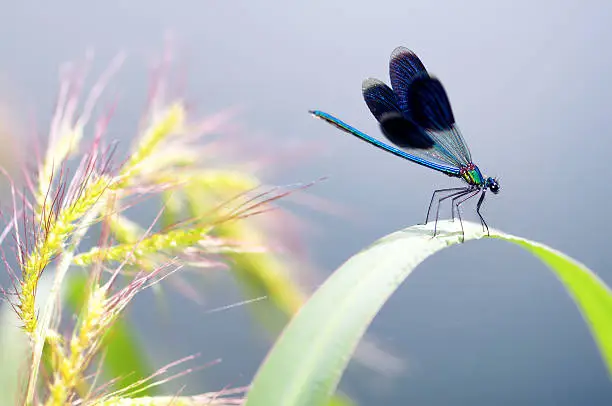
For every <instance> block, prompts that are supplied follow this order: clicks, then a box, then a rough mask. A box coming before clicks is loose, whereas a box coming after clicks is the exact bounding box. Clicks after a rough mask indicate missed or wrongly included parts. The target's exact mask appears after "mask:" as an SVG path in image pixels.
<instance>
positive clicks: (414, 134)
mask: <svg viewBox="0 0 612 406" xmlns="http://www.w3.org/2000/svg"><path fill="white" fill-rule="evenodd" d="M379 122H380V129H381V131H382V133H383V134H384V135H385V137H387V139H388V140H389V141H391V142H392V143H394V144H395V145H397V146H398V147H400V148H414V149H426V148H431V147H433V145H434V140H433V139H431V137H430V136H429V135H427V133H426V132H425V131H423V129H422V128H421V127H419V126H418V125H416V124H415V123H414V121H412V120H410V119H407V118H406V117H405V116H404V115H403V114H402V113H398V112H390V113H385V114H383V115H382V117H381V118H380V120H379Z"/></svg>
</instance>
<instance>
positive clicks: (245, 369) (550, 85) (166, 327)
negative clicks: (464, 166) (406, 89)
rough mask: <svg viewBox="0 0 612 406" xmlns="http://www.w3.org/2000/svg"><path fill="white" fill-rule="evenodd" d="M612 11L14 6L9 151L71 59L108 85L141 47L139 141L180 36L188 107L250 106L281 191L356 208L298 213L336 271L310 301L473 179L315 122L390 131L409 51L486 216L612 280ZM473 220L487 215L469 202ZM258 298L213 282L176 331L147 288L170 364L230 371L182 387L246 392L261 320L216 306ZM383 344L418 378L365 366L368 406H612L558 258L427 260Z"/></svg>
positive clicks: (500, 253) (470, 251) (498, 255)
mask: <svg viewBox="0 0 612 406" xmlns="http://www.w3.org/2000/svg"><path fill="white" fill-rule="evenodd" d="M611 19H612V3H610V2H607V1H603V0H602V1H595V0H593V1H581V2H580V1H563V0H561V1H552V0H550V1H549V0H540V1H533V0H531V1H511V2H510V1H508V2H490V1H484V0H482V1H465V2H454V1H411V0H404V1H385V0H380V1H376V2H372V1H361V0H354V1H334V0H326V1H322V0H321V1H319V0H311V1H309V2H292V3H290V2H286V3H285V2H279V1H276V2H274V1H267V0H260V1H257V2H253V1H225V2H218V1H206V0H202V1H183V2H162V1H144V0H131V1H128V0H121V1H116V0H108V1H105V2H100V3H97V4H94V3H87V2H78V1H65V0H62V1H56V2H52V3H50V2H49V3H45V2H6V4H4V5H3V6H2V11H1V13H0V55H1V58H0V105H1V106H2V109H0V111H1V114H0V119H1V120H3V125H1V126H0V136H1V137H2V140H1V141H0V142H1V143H2V148H1V151H0V159H3V160H4V159H5V156H7V154H6V151H9V150H13V149H15V150H16V151H17V150H19V148H18V147H16V146H14V143H19V142H21V143H22V144H23V145H22V147H23V149H24V151H25V154H26V155H28V154H31V153H32V151H30V150H29V149H28V148H29V147H30V146H29V144H27V143H25V142H23V139H24V137H25V135H27V134H32V133H38V134H39V136H41V137H42V136H44V134H45V129H46V128H48V123H49V120H50V117H51V113H52V109H53V106H54V103H55V97H56V95H57V91H58V80H57V78H58V70H59V66H60V65H61V64H62V63H64V62H66V61H69V60H75V59H79V58H82V57H83V56H84V55H85V53H86V52H87V50H89V49H93V50H94V51H95V64H94V67H95V70H96V75H94V77H95V76H97V73H98V72H100V71H101V69H102V68H104V67H105V66H107V65H108V63H109V61H110V60H111V58H113V57H114V56H115V55H116V54H117V53H118V52H120V51H126V52H127V55H128V60H127V62H126V64H125V65H124V67H123V68H122V70H121V72H120V74H119V76H118V77H117V79H116V80H114V81H113V83H112V85H111V87H110V90H111V94H113V95H114V96H117V97H116V100H117V101H118V103H119V104H118V110H117V113H116V116H115V119H114V123H113V127H112V132H111V134H110V135H109V136H110V137H111V138H117V139H120V140H125V141H122V142H125V143H126V144H129V140H130V139H131V137H132V136H133V134H134V133H135V130H136V122H137V120H138V118H139V116H140V114H141V111H142V108H143V103H144V99H145V95H146V88H147V77H146V73H149V71H148V70H147V69H149V65H148V63H149V62H150V61H151V60H152V58H153V57H154V56H156V55H159V54H160V53H161V52H162V50H163V49H162V48H163V46H164V36H165V35H166V34H167V33H168V32H171V33H172V36H173V38H174V39H175V44H178V47H177V54H178V56H179V59H180V68H181V69H183V71H182V72H181V75H182V77H183V78H184V80H185V83H184V84H183V86H184V88H185V93H186V94H187V95H188V97H189V101H190V103H192V104H193V105H195V106H196V107H197V110H198V112H202V113H204V114H212V113H214V112H217V111H220V110H223V109H226V108H235V107H238V108H239V109H240V110H239V111H240V112H239V115H238V120H239V124H240V125H241V126H243V128H244V129H243V132H244V133H245V136H246V137H248V138H249V139H251V140H256V145H257V148H258V149H259V152H261V153H263V154H266V155H267V156H271V157H274V158H275V159H274V160H272V162H271V163H270V167H269V169H267V170H266V178H265V180H266V181H267V182H268V183H272V184H287V183H294V182H307V181H310V180H313V179H316V178H319V177H321V176H329V179H328V180H326V181H324V182H321V183H319V184H317V185H316V186H314V187H313V188H311V189H309V190H308V191H307V192H306V193H307V194H310V195H313V196H316V197H318V198H323V199H325V200H327V201H330V202H332V203H333V204H336V205H340V206H343V207H344V208H343V209H341V210H340V213H341V214H342V215H340V213H335V212H329V211H325V210H312V209H306V208H303V207H302V208H300V207H297V208H296V207H293V206H292V207H291V209H292V210H293V212H294V213H296V214H297V215H298V216H300V218H301V219H302V220H303V222H304V224H306V227H304V228H303V229H302V230H301V238H302V241H303V246H304V249H305V250H306V251H305V252H306V254H307V257H308V258H310V260H311V261H312V263H313V264H314V267H315V268H316V270H317V271H316V274H315V275H313V276H311V277H309V279H310V280H311V281H312V285H311V286H306V287H305V288H306V289H309V290H310V289H314V288H315V287H316V284H317V283H320V282H322V281H323V280H324V278H325V277H326V276H327V275H328V274H329V273H330V272H332V271H333V270H334V269H335V268H337V267H338V266H339V265H340V264H341V263H342V262H344V261H345V260H346V259H347V258H348V257H349V256H350V255H352V254H354V253H355V252H357V251H358V250H360V249H361V248H363V247H364V246H366V245H368V244H370V243H371V242H372V241H374V240H375V239H377V238H379V237H381V236H383V235H385V234H387V233H390V232H392V231H395V230H398V229H400V228H402V227H405V226H409V225H412V224H415V223H418V222H422V221H423V218H424V216H425V212H426V210H427V204H428V203H429V199H430V196H431V192H432V191H433V190H434V189H436V188H442V187H452V186H453V185H457V183H458V181H456V180H453V179H450V178H448V177H446V176H442V175H440V174H438V173H434V172H433V171H430V170H427V169H426V168H422V167H419V166H417V165H414V164H411V163H408V162H405V161H403V160H401V159H398V158H396V157H393V156H391V155H389V154H385V153H383V152H382V151H379V150H377V149H375V148H373V147H371V146H369V145H367V144H365V143H363V142H359V141H357V140H356V139H354V138H352V137H350V136H348V135H346V134H344V133H341V132H340V131H338V130H337V129H335V128H333V127H331V126H328V125H326V124H324V123H323V122H321V121H318V120H314V119H313V118H311V117H310V116H309V115H308V113H307V111H308V110H309V109H313V108H316V109H321V110H324V111H327V112H329V113H332V114H335V115H336V116H338V117H340V118H341V119H343V120H345V121H347V122H348V123H351V124H352V125H353V126H355V127H357V128H360V129H361V130H363V131H365V132H368V133H370V134H372V135H375V136H379V135H380V134H379V131H378V126H377V123H376V121H375V120H374V118H373V117H372V116H371V114H370V113H369V111H368V110H367V107H366V105H365V103H364V102H363V99H362V97H361V81H362V79H363V78H365V77H368V76H373V77H377V78H379V79H381V80H383V81H385V82H387V83H388V81H389V79H388V61H389V55H390V53H391V51H392V50H393V49H394V48H395V47H396V46H398V45H404V46H406V47H408V48H410V49H412V50H414V51H415V52H416V53H417V54H418V55H419V56H420V57H421V59H422V60H423V62H424V63H425V65H426V67H427V68H428V70H429V71H430V72H431V73H432V74H434V75H436V76H438V77H439V78H441V80H442V82H443V83H444V85H445V87H446V90H447V92H448V93H449V97H450V100H451V103H452V105H453V108H454V112H455V117H456V119H457V122H458V125H459V127H460V128H461V129H462V131H463V134H464V136H465V138H466V140H467V142H468V143H469V146H470V148H471V151H472V156H473V158H474V160H475V162H476V163H477V164H478V165H479V166H480V168H481V169H482V170H483V172H484V174H485V175H487V176H498V177H499V178H500V182H501V191H500V194H499V195H498V196H491V195H490V196H489V197H488V199H487V200H486V203H485V206H484V211H483V213H484V216H485V218H486V219H487V221H488V223H489V225H490V226H491V227H494V228H499V229H501V230H504V231H506V232H509V233H513V234H517V235H520V236H523V237H526V238H530V239H534V240H536V241H541V242H543V243H545V244H547V245H550V246H552V247H554V248H557V249H559V250H561V251H563V252H565V253H567V254H568V255H570V256H572V257H574V258H576V259H578V260H579V261H581V262H583V263H585V264H586V265H587V266H588V267H590V268H591V269H593V270H595V271H596V272H597V273H598V274H599V275H600V276H601V277H602V278H603V279H604V280H605V281H606V282H607V283H608V284H611V283H612V271H611V270H610V265H611V264H612V261H611V260H610V256H609V255H606V254H605V250H606V249H607V248H608V247H609V238H608V237H607V236H608V235H609V229H610V227H611V226H612V221H611V220H610V210H611V208H610V205H609V199H610V197H611V194H612V193H611V191H612V187H610V184H609V178H608V176H609V175H610V174H611V171H610V167H609V159H610V153H609V151H611V150H612V137H611V136H610V135H611V134H612V130H611V129H610V119H609V117H610V94H612V80H610V72H612V25H611V24H610V21H611ZM8 122H10V124H7V123H8ZM251 142H252V141H251ZM15 154H17V153H15ZM296 155H297V156H298V157H299V159H297V160H296V159H294V158H292V157H294V156H296ZM8 156H10V154H8ZM275 160H277V161H278V162H274V161H275ZM292 161H293V162H292ZM290 162H291V164H289V163H290ZM3 165H5V164H3ZM6 165H9V164H8V163H7V164H6ZM464 213H465V216H466V218H471V219H475V214H474V213H473V210H472V207H471V206H466V208H465V209H464ZM5 281H7V278H6V277H5V276H4V275H3V279H2V282H3V283H4V282H5ZM204 288H206V287H204ZM242 299H243V297H242V296H241V295H240V293H239V292H238V291H237V290H236V289H235V288H234V287H233V285H232V284H231V283H226V284H221V285H219V284H215V285H214V288H208V289H207V290H206V302H205V303H204V304H203V305H198V304H195V303H194V302H192V301H190V300H188V299H186V298H184V297H182V296H181V295H178V294H176V295H173V296H172V297H171V298H170V302H169V303H168V314H171V315H172V316H171V317H164V316H163V315H160V313H159V312H151V311H150V309H151V307H150V306H151V303H152V302H153V301H154V300H155V298H154V297H153V295H151V294H149V293H145V294H142V295H140V296H139V297H138V298H137V299H136V301H135V302H134V305H133V306H132V308H131V311H130V317H131V319H132V320H133V321H134V323H136V324H137V326H138V328H139V331H140V332H141V337H140V338H141V340H142V343H143V346H144V347H145V350H146V351H147V352H148V353H150V354H152V356H153V358H154V360H153V362H154V364H155V365H156V366H157V367H160V366H162V365H164V364H166V363H168V362H171V361H173V360H175V359H178V358H181V357H183V356H186V355H189V354H192V353H201V354H202V358H201V359H203V360H204V361H209V360H213V359H216V358H222V359H223V362H222V363H221V364H220V365H216V366H214V367H210V368H207V369H204V370H203V371H200V372H197V373H194V374H191V375H189V376H187V377H185V378H181V380H180V383H181V385H182V384H187V389H186V390H185V391H184V392H183V393H195V392H198V391H204V390H215V389H218V388H220V387H224V386H226V385H242V384H247V383H248V382H249V381H250V380H251V378H252V376H253V374H254V372H255V371H256V369H257V366H258V365H259V363H260V361H261V360H262V358H263V357H264V355H265V353H266V351H267V349H268V348H269V346H270V343H271V341H270V337H268V336H267V335H266V334H265V333H263V332H262V331H261V327H260V326H259V325H258V324H257V323H254V322H253V319H252V318H251V317H250V314H249V310H248V309H247V308H246V307H247V306H243V307H237V308H233V309H230V310H226V311H222V312H214V313H211V312H210V311H209V310H211V309H214V308H217V307H219V306H224V305H229V304H232V303H233V302H237V301H239V300H242ZM247 299H248V298H247ZM248 306H258V304H251V305H248ZM370 333H371V334H372V336H373V337H374V338H375V339H376V342H377V344H378V345H379V346H380V347H381V348H383V349H384V350H386V351H388V352H389V353H390V354H393V356H394V357H396V358H397V360H398V361H399V364H401V365H402V366H403V368H401V369H400V370H396V371H394V373H390V372H389V371H385V372H381V371H373V370H370V369H367V368H364V367H362V366H361V365H351V368H349V371H348V373H347V374H346V375H345V377H344V378H343V381H342V384H341V389H342V390H343V391H344V392H346V393H348V394H349V395H350V396H352V397H353V398H354V399H355V400H356V401H358V403H360V404H364V405H366V404H367V405H381V404H401V405H404V404H406V405H409V404H419V405H447V404H455V405H473V406H476V405H483V406H484V405H516V404H523V405H530V404H533V405H578V404H579V405H609V404H611V403H612V385H610V380H609V378H608V377H607V375H606V371H605V369H604V367H603V364H602V362H601V361H600V359H599V355H598V353H597V349H596V347H595V345H594V343H593V341H592V339H591V337H590V336H589V332H588V330H587V328H586V326H585V324H584V322H583V320H582V318H581V315H580V314H579V312H578V311H577V310H576V308H575V307H574V305H573V304H572V302H571V300H570V298H569V297H568V296H567V295H566V294H565V292H564V291H563V289H562V287H561V285H560V284H559V283H558V282H557V281H556V280H555V278H554V276H553V275H552V274H551V273H550V272H548V271H547V270H546V269H545V267H544V266H543V265H541V264H540V263H538V262H537V261H536V260H535V259H534V258H532V257H531V256H530V255H529V254H527V253H525V252H523V251H521V250H520V249H518V248H517V247H514V246H510V245H508V244H505V243H503V242H499V241H488V240H483V241H478V242H475V243H468V244H465V245H463V246H457V247H453V248H451V249H448V250H446V251H444V252H442V253H440V254H439V255H436V256H435V257H434V258H431V259H429V260H427V261H426V262H425V263H423V264H422V266H420V268H419V269H418V271H417V272H416V273H415V274H414V275H413V276H411V277H410V278H409V280H408V282H407V283H406V284H405V285H404V286H402V288H401V289H400V290H399V291H398V292H397V294H396V295H394V296H393V297H392V299H391V300H390V302H389V303H388V304H387V306H386V307H385V308H384V310H383V311H382V312H381V313H380V315H379V316H378V317H377V318H376V320H375V321H374V323H373V325H372V327H371V329H370ZM169 342H171V343H172V345H168V343H169ZM177 387H180V385H179V386H177Z"/></svg>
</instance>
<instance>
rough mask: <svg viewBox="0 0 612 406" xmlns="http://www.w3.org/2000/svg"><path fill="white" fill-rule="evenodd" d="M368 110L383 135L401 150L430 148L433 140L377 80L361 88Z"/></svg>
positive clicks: (366, 83) (371, 79) (366, 81)
mask: <svg viewBox="0 0 612 406" xmlns="http://www.w3.org/2000/svg"><path fill="white" fill-rule="evenodd" d="M361 89H362V92H363V98H364V100H365V102H366V104H367V105H368V108H369V109H370V111H371V112H372V114H373V115H374V117H375V118H376V120H377V121H378V122H379V123H380V128H381V130H382V132H383V134H384V135H385V136H386V137H387V138H388V139H389V141H391V142H392V143H394V144H395V145H397V146H399V147H402V148H430V147H431V146H432V145H433V144H434V142H433V140H432V139H431V138H430V137H429V136H428V135H427V134H426V133H425V132H424V131H423V130H422V129H421V128H419V127H418V126H417V125H416V124H415V123H414V122H412V120H410V119H408V118H406V117H405V116H404V114H403V113H402V112H401V110H400V108H399V106H398V105H397V99H396V97H395V94H394V93H393V90H391V88H390V87H389V86H387V85H386V84H384V83H383V82H381V81H380V80H378V79H374V78H368V79H366V80H364V81H363V84H362V86H361Z"/></svg>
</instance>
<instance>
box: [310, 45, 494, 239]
mask: <svg viewBox="0 0 612 406" xmlns="http://www.w3.org/2000/svg"><path fill="white" fill-rule="evenodd" d="M389 76H390V79H391V87H389V86H388V85H386V84H385V83H384V82H382V81H380V80H378V79H374V78H367V79H365V80H364V81H363V83H362V92H363V98H364V100H365V102H366V105H367V106H368V108H369V110H370V112H371V113H372V115H373V116H374V118H376V120H377V121H378V124H379V127H380V130H381V132H382V133H383V135H384V136H385V137H386V138H387V139H388V140H389V141H390V142H391V143H392V144H394V145H395V146H392V145H389V144H387V143H384V142H382V141H380V140H379V139H377V138H374V137H372V136H370V135H368V134H366V133H364V132H362V131H360V130H358V129H356V128H354V127H352V126H350V125H349V124H347V123H345V122H344V121H342V120H340V119H338V118H336V117H334V116H332V115H331V114H328V113H325V112H323V111H320V110H310V111H309V112H310V114H312V115H313V116H315V117H317V118H319V119H322V120H324V121H326V122H327V123H329V124H331V125H333V126H335V127H337V128H339V129H340V130H343V131H345V132H347V133H349V134H351V135H354V136H355V137H357V138H359V139H360V140H362V141H365V142H367V143H369V144H371V145H373V146H375V147H377V148H380V149H382V150H383V151H386V152H389V153H391V154H393V155H396V156H398V157H400V158H403V159H406V160H408V161H411V162H414V163H416V164H419V165H422V166H425V167H427V168H430V169H433V170H435V171H438V172H441V173H443V174H445V175H448V176H450V177H454V178H460V179H461V180H462V181H463V182H464V183H465V184H464V185H463V186H461V187H453V188H445V189H437V190H435V191H434V192H433V194H432V196H431V200H430V202H429V207H428V209H427V215H426V217H425V224H427V223H428V222H429V217H430V214H431V210H432V207H433V205H434V201H436V200H435V199H436V196H438V200H437V205H436V212H435V222H434V230H433V236H434V237H435V236H436V234H437V224H438V219H439V215H440V206H441V205H442V203H443V202H444V201H448V200H450V201H451V217H452V220H453V221H454V220H455V210H456V212H457V217H458V219H459V223H460V225H461V235H462V237H463V238H464V239H465V232H464V229H463V220H462V219H461V211H460V207H461V205H462V204H464V203H465V202H466V201H468V200H470V199H472V198H474V197H476V196H478V195H479V198H478V201H477V203H476V213H477V214H478V217H479V218H480V223H481V225H482V227H483V231H486V232H487V235H490V234H489V226H488V225H487V223H486V221H485V219H484V218H483V216H482V214H481V212H480V209H481V207H482V204H483V202H484V200H485V195H486V193H487V191H491V192H492V193H493V194H498V193H499V189H500V185H499V181H498V180H497V179H496V178H493V177H485V176H484V175H483V174H482V172H481V171H480V169H479V168H478V166H477V165H475V164H474V163H473V161H472V155H471V153H470V150H469V148H468V146H467V144H466V143H465V140H464V138H463V135H462V134H461V132H460V131H459V128H458V127H457V124H456V123H455V117H454V114H453V110H452V108H451V104H450V101H449V98H448V95H447V94H446V90H445V89H444V87H443V86H442V83H441V82H440V80H439V79H437V78H436V77H434V76H432V75H430V74H429V73H428V72H427V70H426V69H425V66H424V65H423V63H422V62H421V60H420V59H419V58H418V56H417V55H416V54H415V53H414V52H412V51H411V50H409V49H407V48H405V47H401V46H400V47H397V48H395V50H393V52H392V53H391V58H390V62H389Z"/></svg>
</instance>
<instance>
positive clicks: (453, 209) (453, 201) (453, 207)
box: [451, 189, 472, 221]
mask: <svg viewBox="0 0 612 406" xmlns="http://www.w3.org/2000/svg"><path fill="white" fill-rule="evenodd" d="M471 191H472V189H469V190H466V192H465V193H463V194H460V195H458V196H455V197H453V198H452V200H451V218H452V219H453V221H455V206H456V203H455V202H456V201H457V199H461V198H462V197H463V196H465V195H466V194H467V193H469V192H471Z"/></svg>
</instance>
